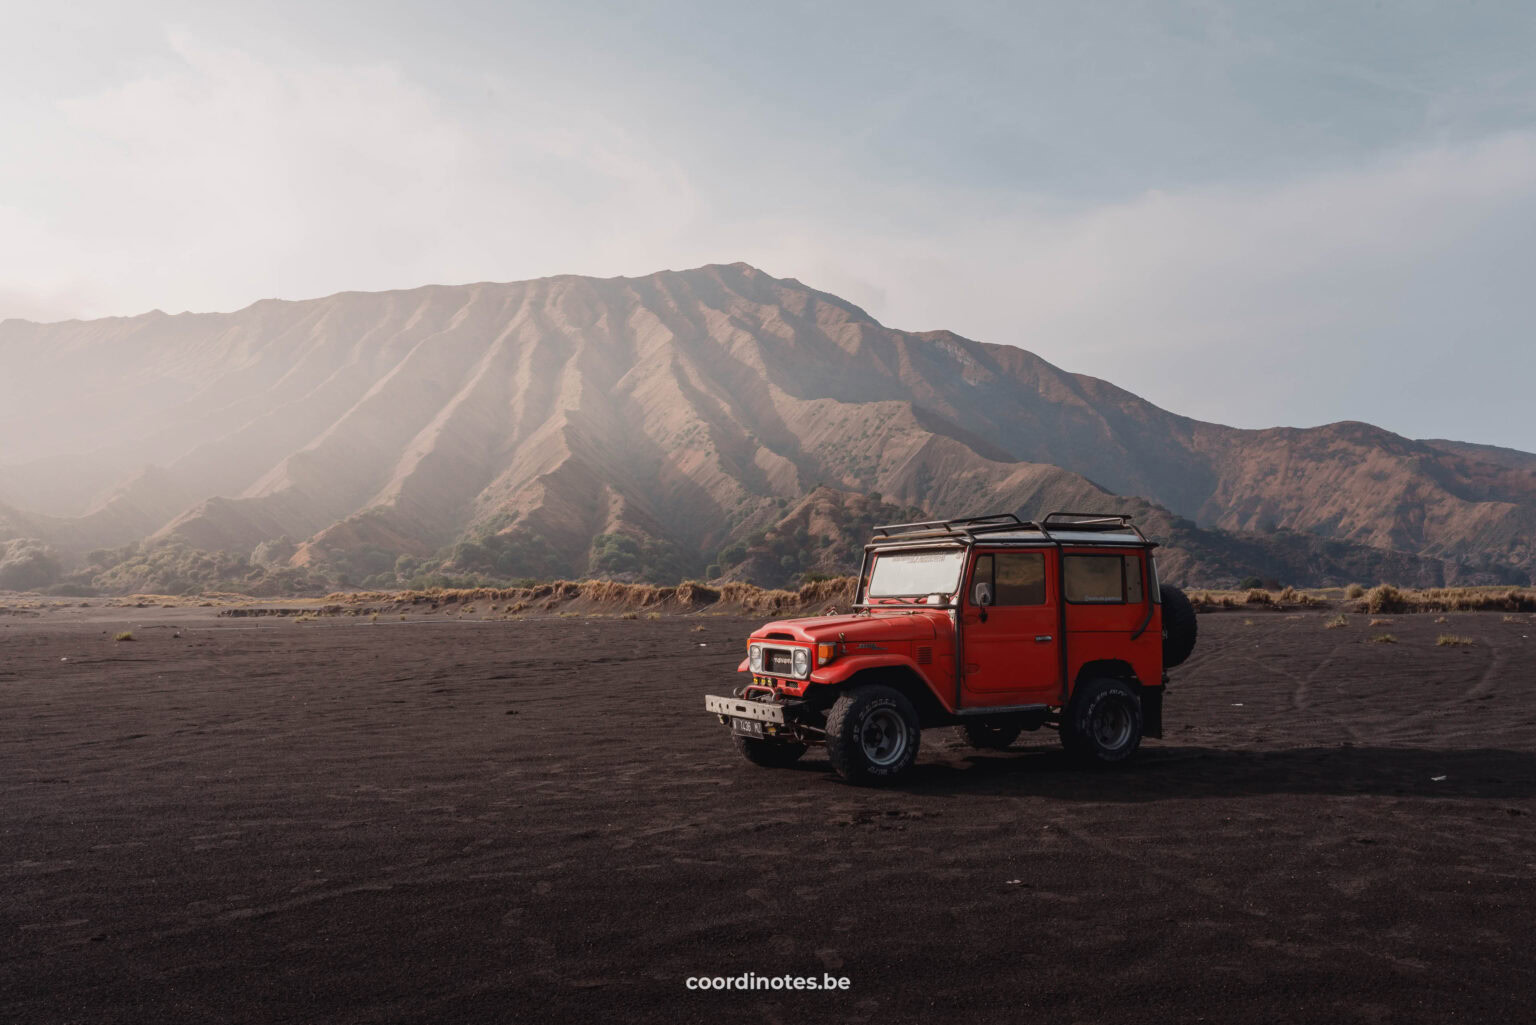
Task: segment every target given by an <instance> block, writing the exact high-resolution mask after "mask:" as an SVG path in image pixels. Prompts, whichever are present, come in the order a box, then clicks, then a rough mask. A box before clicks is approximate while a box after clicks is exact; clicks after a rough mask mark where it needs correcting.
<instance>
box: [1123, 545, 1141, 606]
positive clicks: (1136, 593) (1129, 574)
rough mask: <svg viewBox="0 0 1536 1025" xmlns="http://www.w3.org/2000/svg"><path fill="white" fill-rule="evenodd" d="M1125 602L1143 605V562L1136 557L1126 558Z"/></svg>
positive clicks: (1128, 556)
mask: <svg viewBox="0 0 1536 1025" xmlns="http://www.w3.org/2000/svg"><path fill="white" fill-rule="evenodd" d="M1125 600H1126V601H1127V602H1129V603H1130V604H1132V605H1140V604H1141V560H1140V559H1138V558H1137V557H1136V556H1134V555H1127V556H1126V557H1125Z"/></svg>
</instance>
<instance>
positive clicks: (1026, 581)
mask: <svg viewBox="0 0 1536 1025" xmlns="http://www.w3.org/2000/svg"><path fill="white" fill-rule="evenodd" d="M994 559H995V562H994V566H995V568H994V570H993V573H994V574H995V576H994V583H993V587H992V593H993V594H995V595H997V602H996V603H997V604H998V605H1044V604H1045V556H1044V555H1042V554H1041V553H1039V552H998V553H997V555H996V556H994Z"/></svg>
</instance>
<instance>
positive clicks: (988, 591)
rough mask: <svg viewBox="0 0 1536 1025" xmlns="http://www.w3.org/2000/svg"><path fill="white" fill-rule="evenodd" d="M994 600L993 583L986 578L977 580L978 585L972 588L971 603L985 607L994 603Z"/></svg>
mask: <svg viewBox="0 0 1536 1025" xmlns="http://www.w3.org/2000/svg"><path fill="white" fill-rule="evenodd" d="M992 600H993V599H992V585H991V584H990V583H989V582H987V581H985V580H978V581H976V586H975V587H974V588H972V596H971V603H972V604H974V605H976V606H977V607H978V608H983V609H984V608H986V607H987V606H988V605H991V604H992Z"/></svg>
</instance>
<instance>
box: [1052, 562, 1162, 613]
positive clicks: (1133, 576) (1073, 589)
mask: <svg viewBox="0 0 1536 1025" xmlns="http://www.w3.org/2000/svg"><path fill="white" fill-rule="evenodd" d="M1063 564H1064V569H1065V573H1064V575H1065V577H1066V591H1067V601H1069V602H1077V603H1078V604H1085V605H1086V604H1098V605H1103V604H1110V603H1117V604H1118V603H1124V602H1130V603H1131V604H1133V605H1140V604H1141V601H1142V594H1143V589H1142V584H1141V560H1140V559H1138V558H1137V557H1136V556H1134V555H1068V556H1067V557H1066V558H1065V560H1063Z"/></svg>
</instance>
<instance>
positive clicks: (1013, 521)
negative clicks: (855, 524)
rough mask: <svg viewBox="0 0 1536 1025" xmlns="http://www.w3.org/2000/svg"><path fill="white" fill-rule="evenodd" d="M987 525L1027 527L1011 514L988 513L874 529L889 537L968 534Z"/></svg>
mask: <svg viewBox="0 0 1536 1025" xmlns="http://www.w3.org/2000/svg"><path fill="white" fill-rule="evenodd" d="M989 525H993V526H1002V527H1024V526H1028V524H1027V523H1025V522H1024V521H1023V520H1021V519H1019V518H1018V516H1016V515H1015V514H1013V513H990V514H988V515H986V516H962V517H960V518H958V519H953V520H921V521H919V522H917V523H887V524H885V525H884V526H880V527H876V528H875V533H876V534H884V535H885V536H886V537H891V536H892V535H894V534H927V533H931V532H939V533H945V534H954V533H961V532H964V533H969V532H971V531H974V530H975V529H976V528H978V527H986V526H989Z"/></svg>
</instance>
